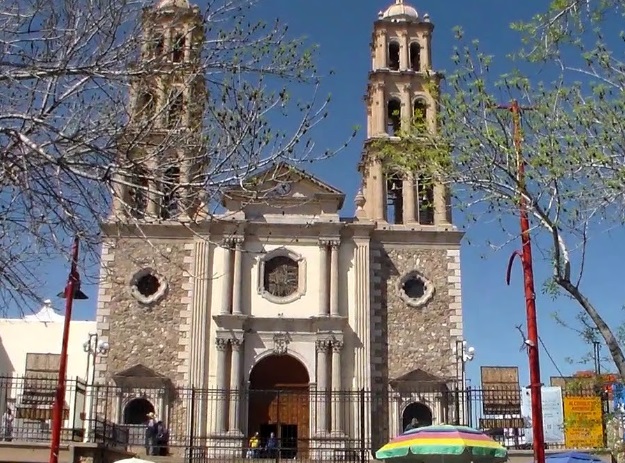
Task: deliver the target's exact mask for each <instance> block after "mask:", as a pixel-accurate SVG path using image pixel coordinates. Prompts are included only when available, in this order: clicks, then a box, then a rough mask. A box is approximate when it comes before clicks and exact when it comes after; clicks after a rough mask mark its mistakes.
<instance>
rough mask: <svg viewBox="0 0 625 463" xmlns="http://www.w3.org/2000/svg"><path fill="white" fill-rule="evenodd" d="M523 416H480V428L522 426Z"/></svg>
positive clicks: (523, 424)
mask: <svg viewBox="0 0 625 463" xmlns="http://www.w3.org/2000/svg"><path fill="white" fill-rule="evenodd" d="M524 427H525V421H523V418H480V429H500V428H519V429H521V428H524Z"/></svg>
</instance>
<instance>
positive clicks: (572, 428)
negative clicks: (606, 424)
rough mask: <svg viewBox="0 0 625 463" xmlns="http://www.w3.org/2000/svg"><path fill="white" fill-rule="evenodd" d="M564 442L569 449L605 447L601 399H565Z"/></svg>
mask: <svg viewBox="0 0 625 463" xmlns="http://www.w3.org/2000/svg"><path fill="white" fill-rule="evenodd" d="M564 442H565V445H566V448H567V449H594V448H603V447H604V444H603V416H602V412H601V398H600V397H564Z"/></svg>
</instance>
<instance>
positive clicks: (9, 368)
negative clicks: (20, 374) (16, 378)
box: [0, 338, 15, 376]
mask: <svg viewBox="0 0 625 463" xmlns="http://www.w3.org/2000/svg"><path fill="white" fill-rule="evenodd" d="M14 372H15V367H14V366H13V362H11V359H10V358H9V354H8V353H7V351H6V349H5V348H4V344H3V343H2V338H0V376H12V375H13V373H14Z"/></svg>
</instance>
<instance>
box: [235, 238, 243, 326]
mask: <svg viewBox="0 0 625 463" xmlns="http://www.w3.org/2000/svg"><path fill="white" fill-rule="evenodd" d="M234 243H235V248H234V269H233V270H232V275H233V277H232V281H233V283H232V286H233V287H232V313H233V314H235V315H240V314H241V313H242V312H241V275H242V273H243V272H242V268H241V265H242V264H243V256H242V254H243V237H240V236H238V237H236V238H235V240H234Z"/></svg>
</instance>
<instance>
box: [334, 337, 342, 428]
mask: <svg viewBox="0 0 625 463" xmlns="http://www.w3.org/2000/svg"><path fill="white" fill-rule="evenodd" d="M342 349H343V341H336V340H335V341H332V433H333V434H341V435H342V434H343V397H342V387H343V385H342V381H341V371H342V370H341V367H342V365H341V351H342Z"/></svg>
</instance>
